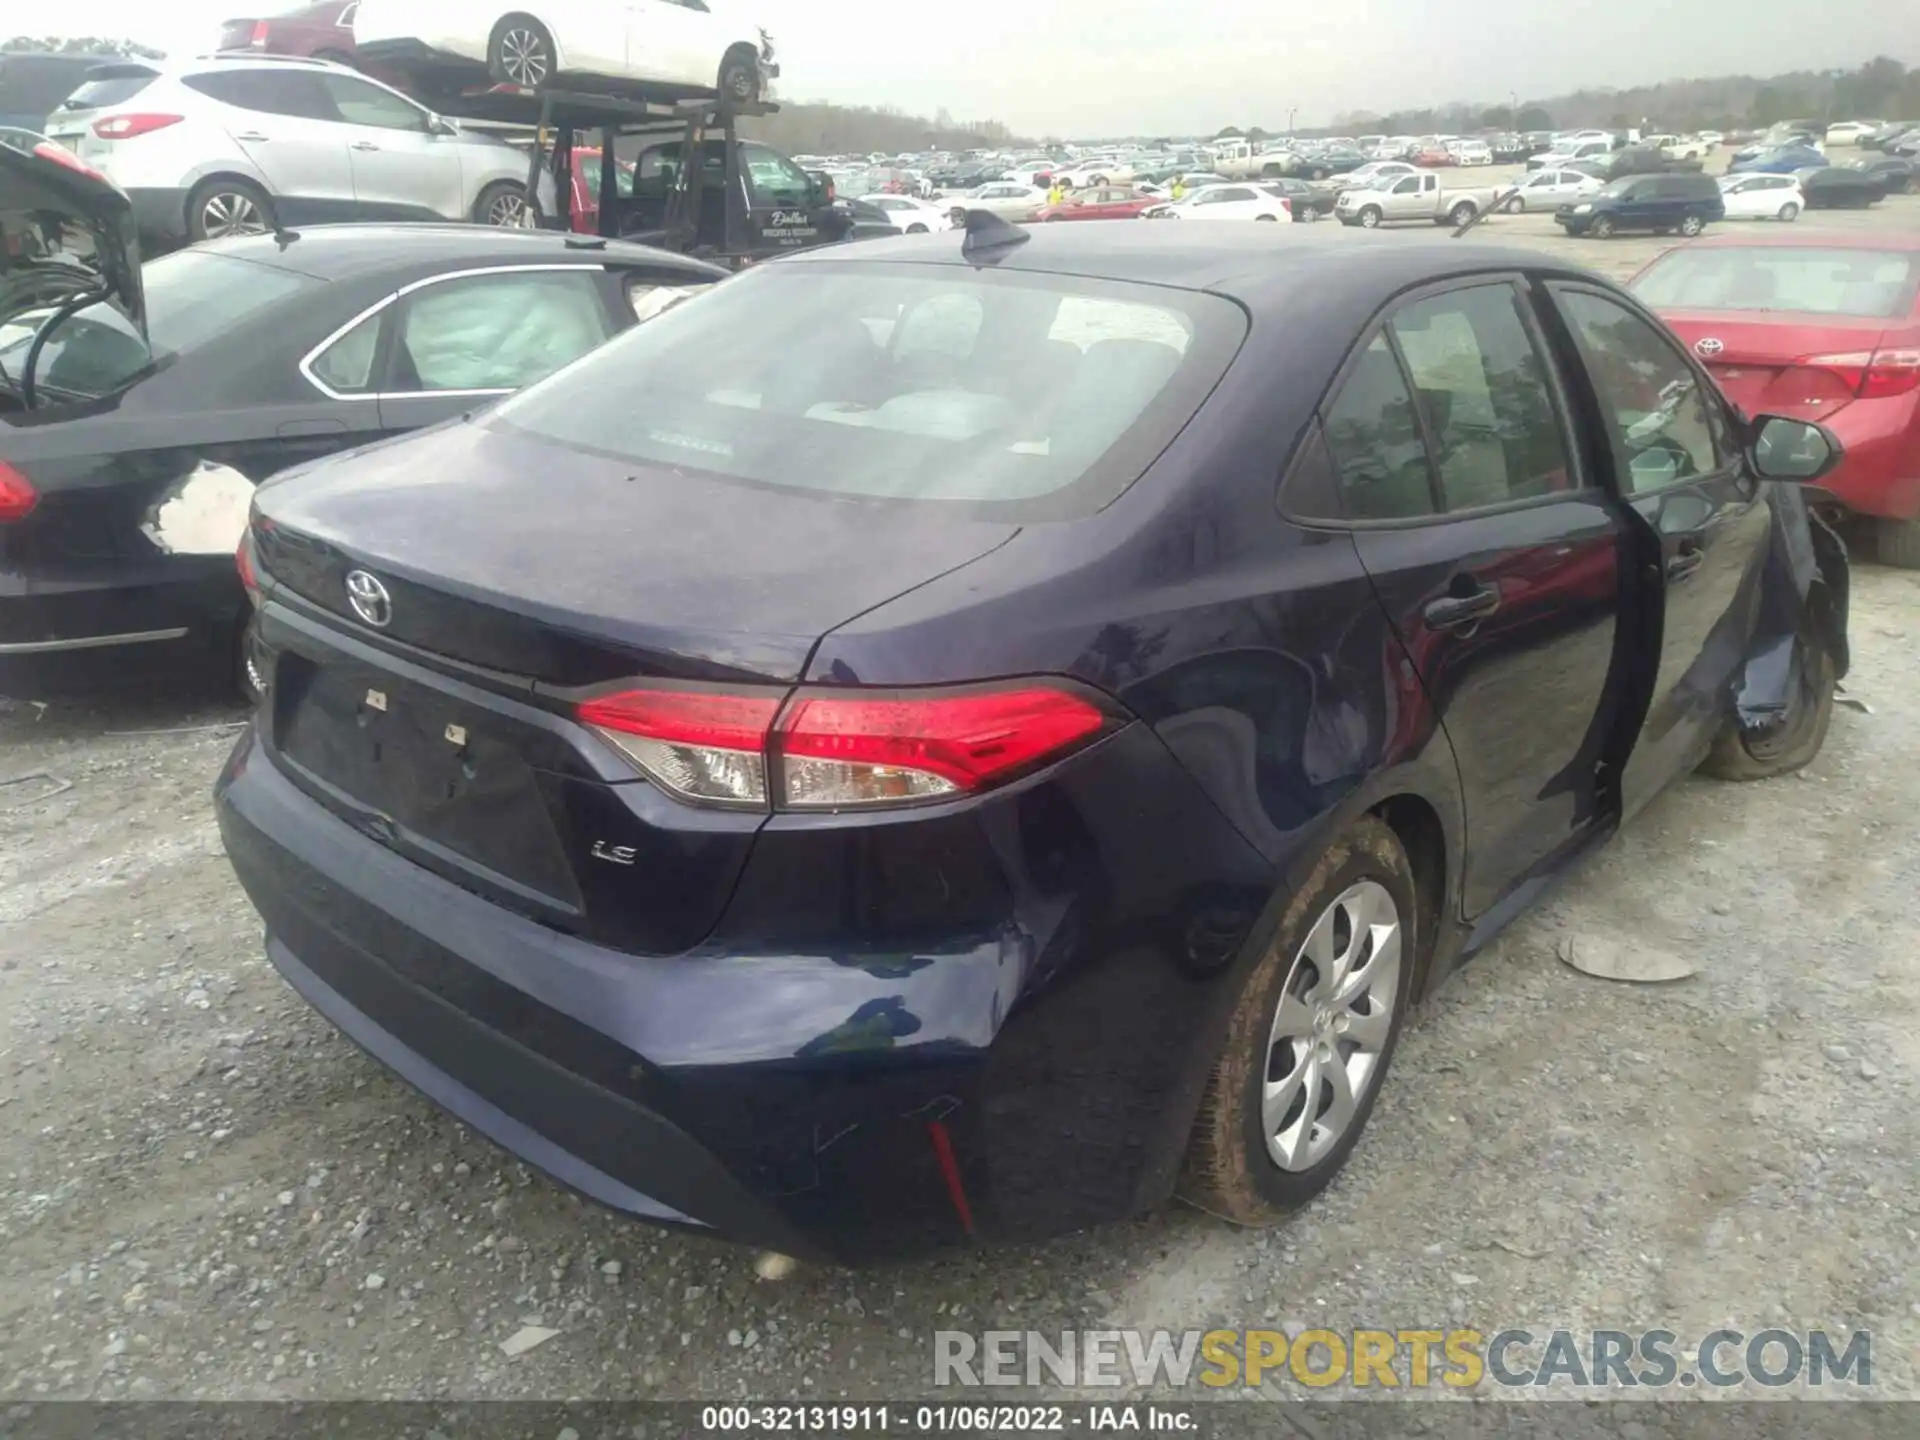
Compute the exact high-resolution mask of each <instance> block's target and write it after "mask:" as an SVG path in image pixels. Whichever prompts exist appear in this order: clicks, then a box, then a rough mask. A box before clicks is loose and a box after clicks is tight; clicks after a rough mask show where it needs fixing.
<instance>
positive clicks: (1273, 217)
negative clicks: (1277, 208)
mask: <svg viewBox="0 0 1920 1440" xmlns="http://www.w3.org/2000/svg"><path fill="white" fill-rule="evenodd" d="M1253 218H1254V220H1255V221H1256V222H1258V221H1261V220H1270V221H1272V222H1274V223H1275V224H1278V223H1279V221H1280V217H1279V216H1278V215H1256V216H1254V217H1253Z"/></svg>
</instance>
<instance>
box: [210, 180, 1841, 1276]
mask: <svg viewBox="0 0 1920 1440" xmlns="http://www.w3.org/2000/svg"><path fill="white" fill-rule="evenodd" d="M1174 228H1175V229H1182V230H1183V231H1184V227H1174ZM1204 228H1205V230H1206V232H1207V233H1205V234H1192V233H1180V234H1172V233H1169V232H1168V231H1167V230H1166V229H1165V228H1163V227H1159V226H1151V225H1149V226H1137V227H1135V226H1119V225H1116V226H1093V225H1089V226H1079V225H1075V226H1061V227H1051V228H1049V227H1041V228H1039V229H1037V230H1036V231H1035V232H1034V233H1033V234H1032V235H1031V237H1030V238H1021V236H1020V232H1017V231H1013V230H1011V229H1010V228H1009V227H1005V226H1003V225H1001V224H1000V223H999V222H995V221H992V220H990V219H989V218H988V217H985V216H976V217H974V219H973V221H972V223H971V226H970V231H971V233H969V234H968V235H967V236H966V237H964V238H965V243H964V248H963V237H962V236H960V235H957V234H956V235H943V236H929V237H921V238H903V239H901V240H899V241H879V242H873V243H870V244H866V245H862V246H860V247H858V248H857V249H850V250H844V251H836V250H821V251H817V252H814V253H812V254H809V255H805V256H797V257H794V258H791V259H784V260H781V261H779V262H776V263H773V264H769V265H765V266H762V267H759V268H757V269H754V270H751V271H749V272H747V273H745V274H743V275H740V276H738V277H736V278H734V279H730V280H728V281H726V282H724V283H723V284H721V285H719V286H717V287H715V288H714V289H713V290H712V291H710V292H709V293H707V294H704V295H702V296H699V297H696V298H694V299H692V300H689V301H687V302H686V303H685V304H683V305H680V306H678V307H676V308H674V309H672V310H670V311H668V312H667V313H665V314H663V315H661V316H660V317H658V318H656V319H654V320H652V321H650V322H648V323H647V324H645V325H642V326H640V327H639V328H638V329H636V330H634V331H632V332H631V333H629V334H628V335H626V336H625V337H623V338H621V339H618V340H616V341H615V342H613V343H612V344H611V345H609V346H607V347H606V348H604V349H602V350H600V351H598V352H596V353H595V354H593V355H591V356H589V357H587V358H586V359H583V360H581V361H579V362H578V363H576V364H574V365H573V366H571V367H570V368H568V369H566V370H563V371H561V372H560V373H559V374H557V375H555V376H554V377H553V378H551V379H549V380H546V381H544V382H542V383H540V384H537V385H535V386H534V387H532V388H531V389H529V390H526V391H523V392H522V393H521V394H519V395H518V396H516V397H514V398H511V399H508V400H506V401H504V402H501V403H499V404H497V405H495V406H493V407H492V408H490V409H486V410H482V411H477V412H475V413H474V414H472V415H470V416H468V417H467V418H465V419H463V420H460V421H458V422H456V423H451V424H446V425H443V426H440V427H439V428H437V429H434V430H431V431H428V432H423V433H420V434H416V435H413V436H409V437H405V438H402V439H398V440H395V441H392V442H388V443H384V444H381V445H377V446H375V447H373V448H371V449H365V450H361V451H358V452H356V453H353V454H350V455H347V456H345V457H341V458H336V459H332V460H328V461H324V462H320V463H318V464H315V465H313V466H311V467H308V468H307V469H305V470H303V471H299V472H292V473H289V474H287V475H286V476H284V477H282V478H279V479H276V480H274V481H271V482H269V483H268V484H266V485H265V486H263V487H262V488H261V490H260V492H259V495H258V500H257V502H256V507H255V512H254V518H253V521H252V526H251V530H250V534H249V538H248V541H247V542H246V544H245V545H244V546H243V548H242V553H241V557H240V560H241V567H242V571H243V573H244V574H245V575H246V576H247V577H248V579H249V583H250V585H251V587H252V589H253V591H254V594H255V597H256V603H257V640H256V642H255V648H254V652H253V655H252V660H253V663H254V667H255V670H256V671H257V673H258V675H259V676H260V678H261V679H262V681H263V682H264V684H265V688H266V692H267V693H266V697H265V699H264V701H263V702H262V704H261V706H260V708H259V711H258V713H257V716H256V718H255V720H254V722H253V724H252V726H251V728H250V729H249V730H248V732H247V734H246V735H245V737H244V738H243V739H242V740H241V742H240V744H239V745H238V746H237V748H236V749H235V751H234V753H233V756H232V758H231V760H230V762H229V763H228V765H227V768H226V770H225V772H224V774H223V775H222V777H221V779H220V782H219V788H218V809H219V816H220V823H221V828H222V831H223V834H224V836H225V841H226V846H227V850H228V853H229V854H230V855H231V857H232V860H233V864H234V867H235V869H236V870H237V871H238V873H239V876H240V879H241V881H242V883H243V884H244V885H245V887H246V890H247V892H248V894H249V895H250V896H251V897H252V899H253V902H254V904H255V905H256V906H257V907H258V908H259V910H260V913H261V914H262V915H263V916H264V917H265V921H266V929H267V952H268V955H269V957H270V959H271V960H272V962H273V964H274V965H276V966H277V967H278V968H279V969H280V971H281V972H282V973H283V974H284V975H285V977H286V978H287V980H288V981H289V983H291V984H292V985H293V986H294V988H295V989H297V990H298V991H299V992H300V993H301V994H302V995H303V996H305V997H306V998H307V999H308V1000H309V1001H310V1002H311V1003H312V1004H313V1005H314V1006H315V1007H316V1008H317V1009H319V1010H320V1011H321V1012H322V1013H324V1014H325V1015H326V1016H327V1017H328V1018H329V1019H331V1020H332V1021H333V1022H334V1023H335V1024H336V1025H338V1026H339V1027H340V1029H342V1030H343V1031H345V1032H346V1033H347V1034H348V1035H349V1036H351V1037H352V1038H353V1039H354V1040H355V1041H357V1042H358V1043H359V1044H360V1045H361V1046H363V1047H364V1048H365V1049H367V1050H368V1051H369V1052H371V1053H372V1054H373V1055H374V1056H376V1057H377V1058H378V1059H380V1060H381V1061H383V1062H385V1063H386V1064H387V1065H389V1066H391V1067H392V1068H393V1069H394V1070H395V1071H397V1072H398V1073H399V1074H400V1075H402V1076H403V1077H405V1078H406V1079H407V1080H408V1081H410V1082H411V1083H412V1084H414V1085H415V1086H417V1087H418V1088H419V1089H420V1090H422V1091H424V1092H425V1093H426V1094H427V1095H428V1096H429V1097H431V1098H432V1099H433V1100H434V1101H436V1102H438V1103H439V1104H440V1105H442V1106H444V1107H446V1108H447V1109H448V1110H450V1111H452V1112H453V1113H454V1114H456V1115H457V1116H459V1117H460V1118H461V1119H462V1120H464V1121H466V1122H467V1123H468V1124H470V1125H472V1126H473V1127H475V1128H476V1129H478V1130H480V1131H482V1132H484V1133H485V1134H487V1135H489V1136H491V1137H492V1138H493V1139H495V1140H496V1141H498V1142H499V1143H500V1144H502V1145H504V1146H506V1147H507V1148H508V1149H510V1150H512V1151H514V1152H515V1153H517V1154H518V1155H520V1156H522V1157H524V1158H525V1159H526V1160H528V1161H530V1162H532V1163H533V1164H535V1165H538V1166H540V1167H541V1168H543V1169H545V1170H546V1171H547V1172H548V1173H550V1174H551V1175H553V1176H554V1177H556V1178H557V1179H559V1180H560V1181H562V1182H564V1183H565V1184H567V1185H570V1186H572V1187H574V1188H575V1189H577V1190H579V1191H581V1192H584V1193H585V1194H587V1195H590V1196H592V1197H594V1198H596V1199H598V1200H601V1201H604V1202H605V1203H607V1204H608V1205H611V1206H614V1207H616V1208H618V1209H620V1210H623V1211H626V1212H629V1213H631V1214H633V1215H636V1216H639V1217H643V1218H645V1219H649V1220H653V1221H658V1222H662V1223H667V1224H677V1225H683V1226H693V1227H701V1228H706V1229H709V1230H711V1231H713V1232H715V1233H718V1234H721V1235H725V1236H729V1237H733V1238H736V1239H740V1240H744V1241H749V1242H752V1243H755V1244H759V1245H763V1246H767V1247H771V1248H774V1249H778V1250H782V1251H785V1252H788V1253H792V1254H796V1255H802V1256H817V1257H826V1258H832V1259H837V1260H841V1261H845V1262H858V1261H862V1260H870V1259H875V1258H880V1257H886V1256H894V1255H900V1254H906V1253H911V1252H914V1251H917V1250H923V1249H927V1248H930V1247H934V1246H938V1245H941V1244H945V1243H953V1242H963V1241H966V1240H969V1239H975V1240H985V1239H1027V1238H1033V1237H1039V1236H1045V1235H1049V1234H1054V1233H1057V1232H1061V1231H1064V1230H1068V1229H1072V1228H1075V1227H1080V1226H1084V1225H1087V1224H1089V1223H1092V1222H1096V1221H1100V1220H1103V1219H1108V1218H1111V1217H1117V1216H1123V1215H1127V1214H1130V1213H1135V1212H1138V1211H1141V1210H1143V1209H1146V1208H1148V1207H1151V1206H1153V1205H1155V1204H1157V1203H1159V1202H1162V1201H1164V1200H1166V1199H1167V1198H1168V1197H1169V1196H1170V1195H1172V1194H1174V1193H1176V1192H1178V1193H1180V1194H1183V1195H1186V1196H1188V1197H1189V1198H1191V1199H1193V1200H1194V1201H1195V1202H1196V1203H1198V1204H1200V1205H1203V1206H1205V1207H1207V1208H1209V1209H1211V1210H1214V1211H1216V1212H1218V1213H1220V1214H1223V1215H1226V1216H1229V1217H1231V1218H1233V1219H1235V1220H1238V1221H1242V1222H1247V1223H1259V1222H1262V1221H1265V1220H1269V1219H1272V1218H1275V1217H1277V1216H1279V1215H1281V1214H1283V1213H1285V1212H1286V1211H1287V1210H1288V1209H1289V1208H1291V1207H1295V1206H1297V1205H1299V1204H1301V1203H1302V1202H1304V1201H1305V1200H1307V1199H1308V1198H1309V1197H1310V1196H1312V1195H1313V1194H1315V1193H1316V1192H1317V1191H1318V1190H1319V1189H1320V1188H1321V1187H1323V1186H1324V1185H1325V1184H1326V1183H1327V1182H1328V1180H1329V1179H1330V1178H1331V1177H1332V1176H1333V1174H1334V1173H1335V1172H1336V1171H1337V1170H1338V1169H1339V1168H1340V1166H1341V1165H1342V1164H1343V1163H1344V1162H1345V1161H1346V1159H1347V1157H1348V1154H1349V1152H1350V1151H1351V1150H1352V1148H1353V1146H1354V1144H1355V1142H1356V1141H1357V1140H1358V1138H1359V1136H1360V1133H1361V1130H1362V1127H1363V1126H1364V1125H1365V1123H1366V1120H1367V1116H1368V1113H1369V1111H1370V1110H1371V1108H1372V1106H1373V1103H1374V1100H1375V1098H1376V1097H1377V1095H1378V1094H1379V1091H1380V1087H1381V1082H1382V1079H1383V1077H1384V1076H1385V1074H1386V1072H1387V1067H1388V1065H1389V1063H1390V1062H1391V1060H1392V1057H1393V1051H1394V1045H1395V1041H1396V1038H1397V1037H1398V1034H1399V1032H1400V1029H1401V1027H1402V1025H1403V1023H1404V1020H1405V1016H1406V1015H1407V1012H1408V1008H1409V1005H1410V1004H1411V1003H1412V1002H1413V1001H1415V1000H1417V999H1418V998H1419V997H1420V996H1421V995H1422V994H1424V993H1426V992H1427V991H1428V990H1430V989H1431V988H1432V987H1433V986H1434V985H1435V984H1437V983H1438V982H1439V981H1440V980H1441V979H1442V978H1443V977H1444V976H1445V975H1446V974H1447V973H1448V972H1449V971H1450V970H1451V969H1453V968H1454V967H1455V966H1456V965H1457V964H1458V963H1459V962H1460V960H1461V959H1462V957H1463V956H1465V955H1467V954H1468V953H1470V952H1471V951H1473V950H1474V949H1475V948H1476V947H1478V946H1480V945H1482V944H1483V943H1485V941H1486V940H1487V938H1488V937H1489V936H1491V935H1492V934H1494V933H1495V932H1496V931H1497V930H1498V929H1499V928H1500V927H1501V926H1502V925H1503V924H1504V923H1505V922H1506V921H1507V920H1509V919H1510V918H1512V917H1513V916H1514V915H1515V914H1516V913H1517V912H1519V911H1520V910H1522V909H1523V908H1525V906H1526V905H1527V904H1528V903H1529V902H1530V901H1532V900H1533V899H1534V898H1535V897H1537V896H1538V895H1539V894H1540V892H1541V890H1542V888H1543V887H1544V886H1546V885H1547V884H1549V883H1550V882H1551V881H1552V880H1554V879H1555V878H1556V877H1557V876H1558V875H1559V874H1561V873H1562V872H1564V871H1565V870H1566V869H1567V868H1568V867H1569V866H1571V865H1572V864H1574V863H1575V862H1576V861H1578V860H1579V859H1580V858H1581V857H1583V856H1584V855H1586V854H1587V853H1589V852H1590V851H1592V850H1593V849H1594V848H1595V847H1596V846H1598V845H1600V844H1602V843H1603V842H1604V841H1605V840H1606V839H1607V838H1608V837H1609V836H1610V835H1611V834H1612V833H1613V832H1614V831H1615V830H1616V829H1617V828H1618V827H1619V825H1620V824H1621V823H1622V822H1623V821H1624V820H1625V819H1626V818H1627V817H1629V816H1631V815H1632V814H1633V812H1635V811H1636V810H1638V809H1639V808H1640V807H1641V806H1643V805H1644V804H1645V803H1646V802H1647V801H1648V799H1649V798H1650V797H1651V796H1653V795H1654V794H1655V793H1656V792H1657V791H1658V790H1659V789H1660V788H1661V787H1662V786H1664V785H1665V784H1667V783H1668V782H1669V781H1670V780H1672V779H1674V778H1675V777H1676V776H1678V775H1680V774H1682V773H1684V772H1686V771H1688V770H1690V769H1692V768H1693V767H1695V766H1696V765H1699V764H1701V763H1702V762H1703V761H1704V762H1705V763H1706V764H1707V765H1708V767H1709V768H1710V769H1712V770H1713V771H1715V772H1717V773H1719V774H1722V775H1725V776H1729V777H1736V778H1737V777H1750V776H1759V775H1769V774H1775V773H1779V772H1782V771H1785V770H1790V769H1792V768H1794V767H1796V766H1799V765H1802V764H1804V763H1806V762H1807V761H1808V760H1809V759H1810V758H1812V756H1813V755H1814V754H1815V753H1816V752H1817V751H1818V749H1819V747H1820V745H1821V743H1822V741H1823V739H1824V737H1825V733H1826V728H1827V723H1828V718H1829V716H1830V714H1831V707H1832V695H1833V690H1834V686H1835V681H1836V678H1837V677H1838V676H1839V675H1840V674H1842V673H1843V672H1844V670H1845V667H1846V664H1847V646H1846V602H1847V568H1846V558H1845V553H1844V550H1843V549H1842V548H1841V547H1840V545H1839V542H1838V541H1837V540H1836V539H1834V537H1833V536H1832V535H1831V533H1830V532H1829V531H1827V530H1826V529H1825V528H1824V526H1822V525H1821V524H1820V523H1819V522H1818V521H1817V520H1814V519H1811V518H1810V516H1809V512H1808V510H1807V507H1806V504H1805V502H1804V500H1803V498H1802V494H1801V490H1800V489H1799V487H1798V485H1796V484H1792V483H1775V482H1783V481H1807V480H1816V479H1818V478H1819V476H1820V475H1821V474H1823V473H1824V472H1825V470H1826V469H1827V468H1828V467H1830V466H1831V464H1832V463H1833V462H1834V460H1835V459H1836V458H1837V455H1836V447H1835V445H1834V442H1833V441H1832V437H1831V436H1830V435H1829V434H1827V432H1825V431H1823V430H1821V429H1820V428H1819V427H1816V426H1808V425H1803V424H1799V423H1797V422H1793V421H1789V420H1780V419H1767V418H1765V417H1751V418H1750V417H1746V416H1743V415H1741V414H1739V413H1738V412H1737V411H1735V410H1734V409H1733V408H1732V407H1731V406H1729V405H1728V404H1727V403H1726V402H1725V401H1724V400H1723V399H1722V397H1721V396H1720V394H1719V393H1718V392H1717V391H1716V390H1715V388H1714V386H1713V384H1712V382H1711V381H1710V380H1709V379H1708V378H1707V376H1706V373H1705V372H1704V371H1703V370H1702V369H1701V368H1700V367H1699V366H1698V365H1697V364H1696V363H1695V362H1694V360H1693V359H1692V358H1691V357H1690V356H1689V355H1688V354H1687V353H1686V352H1685V351H1684V350H1683V349H1682V348H1681V347H1680V346H1678V345H1677V344H1676V343H1675V342H1674V340H1673V339H1672V337H1671V336H1670V335H1669V334H1668V333H1667V332H1666V330H1665V329H1664V328H1663V327H1662V326H1661V325H1660V323H1659V321H1657V320H1656V319H1654V318H1653V316H1651V315H1650V314H1649V313H1648V312H1647V311H1645V310H1644V309H1642V308H1641V307H1640V306H1639V305H1637V304H1636V303H1635V302H1634V301H1633V299H1632V298H1631V297H1629V296H1628V295H1626V294H1624V293H1623V292H1621V291H1620V290H1618V289H1616V288H1614V287H1613V286H1611V285H1609V284H1607V283H1605V282H1603V281H1601V280H1599V279H1596V278H1595V277H1593V276H1592V275H1589V274H1587V273H1585V272H1582V271H1579V270H1576V269H1572V268H1569V267H1567V266H1565V265H1564V264H1562V263H1560V262H1558V261H1557V260H1555V259H1552V258H1550V257H1548V256H1545V255H1543V254H1540V253H1535V252H1531V251H1519V250H1509V249H1500V248H1493V247H1487V246H1482V245H1477V244H1475V243H1472V242H1471V241H1462V242H1455V243H1433V242H1428V243H1424V244H1423V243H1420V242H1419V241H1417V240H1414V239H1411V238H1410V237H1393V236H1385V237H1373V238H1357V237H1355V236H1352V235H1342V236H1339V237H1336V238H1334V239H1331V240H1329V239H1326V238H1322V237H1321V235H1320V234H1319V232H1317V231H1316V229H1315V228H1313V227H1304V226H1303V227H1299V228H1298V230H1296V231H1295V232H1290V233H1288V232H1282V234H1280V235H1276V234H1274V233H1272V231H1271V227H1266V226H1246V227H1244V229H1241V228H1240V227H1233V226H1207V227H1204ZM1254 231H1260V232H1261V233H1259V234H1254V233H1253V232H1254ZM1435 1198H1436V1200H1438V1199H1439V1198H1440V1197H1438V1196H1436V1197H1435Z"/></svg>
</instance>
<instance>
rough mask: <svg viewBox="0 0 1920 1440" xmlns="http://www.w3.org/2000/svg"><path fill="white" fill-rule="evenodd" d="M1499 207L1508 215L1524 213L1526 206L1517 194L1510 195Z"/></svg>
mask: <svg viewBox="0 0 1920 1440" xmlns="http://www.w3.org/2000/svg"><path fill="white" fill-rule="evenodd" d="M1500 208H1501V209H1502V210H1504V211H1506V213H1507V214H1509V215H1520V214H1524V213H1525V211H1526V208H1527V202H1526V201H1524V200H1522V199H1521V198H1520V197H1519V196H1518V195H1514V196H1510V197H1509V198H1508V200H1507V202H1506V204H1504V205H1502V206H1501V207H1500Z"/></svg>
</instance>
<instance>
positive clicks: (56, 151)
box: [33, 140, 109, 184]
mask: <svg viewBox="0 0 1920 1440" xmlns="http://www.w3.org/2000/svg"><path fill="white" fill-rule="evenodd" d="M33 153H34V154H36V155H38V156H39V157H40V158H41V159H42V160H51V161H52V162H53V163H54V164H56V165H64V166H66V168H67V169H69V170H72V171H74V172H76V173H77V174H81V175H84V176H86V177H87V178H88V179H89V180H98V181H100V182H101V183H102V184H107V183H109V182H108V180H107V177H106V176H104V175H102V174H101V173H100V172H99V171H98V170H96V169H94V168H93V166H91V165H89V164H87V162H86V161H84V160H82V159H81V158H80V157H79V156H78V155H76V154H74V153H73V152H72V151H71V150H69V149H67V148H66V147H65V146H64V145H56V144H54V143H53V142H52V141H51V140H42V141H41V142H40V143H39V144H38V145H36V146H34V147H33Z"/></svg>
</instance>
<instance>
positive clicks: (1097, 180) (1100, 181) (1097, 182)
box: [1087, 175, 1107, 190]
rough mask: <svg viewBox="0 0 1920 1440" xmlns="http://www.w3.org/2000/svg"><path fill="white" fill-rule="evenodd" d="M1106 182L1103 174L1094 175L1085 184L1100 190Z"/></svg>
mask: <svg viewBox="0 0 1920 1440" xmlns="http://www.w3.org/2000/svg"><path fill="white" fill-rule="evenodd" d="M1106 183H1107V177H1106V176H1104V175H1096V176H1094V177H1093V178H1092V179H1091V180H1089V181H1088V182H1087V184H1088V185H1089V186H1090V187H1092V188H1093V189H1095V190H1100V189H1103V188H1105V186H1106Z"/></svg>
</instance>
